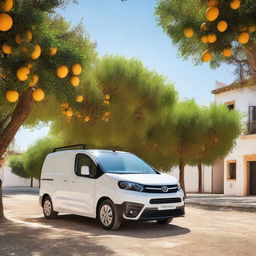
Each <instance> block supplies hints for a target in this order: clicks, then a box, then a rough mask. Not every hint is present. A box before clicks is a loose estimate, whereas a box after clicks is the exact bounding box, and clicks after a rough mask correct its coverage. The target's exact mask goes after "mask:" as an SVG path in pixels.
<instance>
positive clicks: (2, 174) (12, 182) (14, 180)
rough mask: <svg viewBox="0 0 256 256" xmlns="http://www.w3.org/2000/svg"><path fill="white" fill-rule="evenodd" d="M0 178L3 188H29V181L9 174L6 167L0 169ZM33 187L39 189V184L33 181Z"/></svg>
mask: <svg viewBox="0 0 256 256" xmlns="http://www.w3.org/2000/svg"><path fill="white" fill-rule="evenodd" d="M0 178H1V180H2V181H3V187H30V184H31V179H24V178H20V177H19V176H17V175H15V174H13V173H12V172H11V168H10V167H9V166H8V165H4V166H3V167H2V168H1V169H0ZM33 187H39V182H38V180H36V179H33Z"/></svg>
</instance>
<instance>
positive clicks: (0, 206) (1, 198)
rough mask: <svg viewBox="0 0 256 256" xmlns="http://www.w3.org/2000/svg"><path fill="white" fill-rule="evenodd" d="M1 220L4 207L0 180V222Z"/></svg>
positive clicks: (0, 181)
mask: <svg viewBox="0 0 256 256" xmlns="http://www.w3.org/2000/svg"><path fill="white" fill-rule="evenodd" d="M0 168H1V167H0ZM2 220H4V207H3V195H2V180H1V179H0V222H1V221H2Z"/></svg>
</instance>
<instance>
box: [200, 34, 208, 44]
mask: <svg viewBox="0 0 256 256" xmlns="http://www.w3.org/2000/svg"><path fill="white" fill-rule="evenodd" d="M201 41H202V42H203V43H204V44H207V43H208V36H203V37H202V38H201Z"/></svg>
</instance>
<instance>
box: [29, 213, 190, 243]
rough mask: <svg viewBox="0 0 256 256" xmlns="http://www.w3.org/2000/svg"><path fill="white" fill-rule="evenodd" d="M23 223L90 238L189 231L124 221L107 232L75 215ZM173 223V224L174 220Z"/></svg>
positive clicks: (31, 220) (97, 224) (148, 235)
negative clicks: (78, 233)
mask: <svg viewBox="0 0 256 256" xmlns="http://www.w3.org/2000/svg"><path fill="white" fill-rule="evenodd" d="M25 221H28V222H35V223H40V224H44V225H48V226H51V227H54V228H59V229H65V230H70V231H79V232H86V233H90V236H102V235H104V236H107V235H111V236H113V235H118V236H128V237H134V238H144V239H145V238H159V237H171V236H179V235H184V234H187V233H189V232H190V229H188V228H184V227H180V226H177V225H174V224H169V225H160V224H157V223H156V222H136V221H125V222H123V223H122V224H121V226H120V228H119V229H118V230H115V231H107V230H104V229H103V228H102V227H101V226H100V224H99V222H98V221H97V220H95V219H90V218H86V217H82V216H77V215H59V216H58V217H57V218H56V219H53V220H48V219H45V218H44V217H41V218H27V219H25ZM173 221H174V222H175V219H174V220H173Z"/></svg>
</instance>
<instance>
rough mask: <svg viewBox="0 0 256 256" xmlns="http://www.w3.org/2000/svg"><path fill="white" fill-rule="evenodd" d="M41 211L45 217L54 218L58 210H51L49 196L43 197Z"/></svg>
mask: <svg viewBox="0 0 256 256" xmlns="http://www.w3.org/2000/svg"><path fill="white" fill-rule="evenodd" d="M43 213H44V216H45V218H46V219H54V218H56V217H57V215H58V212H55V211H54V210H53V205H52V200H51V198H50V197H49V196H47V197H46V198H45V199H44V202H43Z"/></svg>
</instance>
